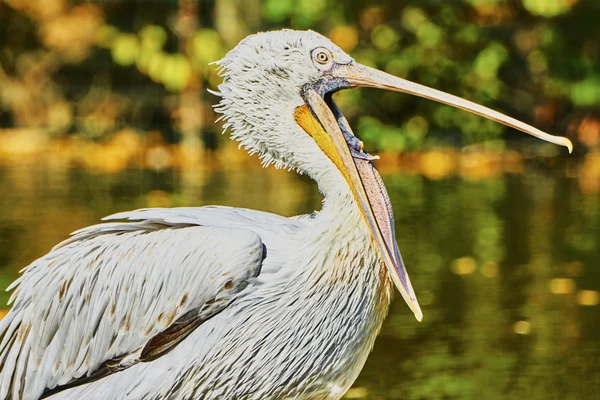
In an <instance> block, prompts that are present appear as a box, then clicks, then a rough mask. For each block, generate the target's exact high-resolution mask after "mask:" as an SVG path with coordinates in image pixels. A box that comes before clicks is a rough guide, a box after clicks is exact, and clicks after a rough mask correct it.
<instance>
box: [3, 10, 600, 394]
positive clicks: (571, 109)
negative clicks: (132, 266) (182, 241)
mask: <svg viewBox="0 0 600 400" xmlns="http://www.w3.org/2000/svg"><path fill="white" fill-rule="evenodd" d="M599 20H600V2H598V1H595V0H455V1H441V0H401V1H391V0H387V1H366V0H347V1H334V0H297V1H296V0H201V1H192V0H179V1H177V0H154V1H151V0H144V1H142V0H127V1H125V0H105V1H75V0H0V188H2V191H1V193H0V286H2V287H6V286H7V285H8V284H9V283H10V282H11V281H12V280H14V279H15V278H16V277H17V276H18V271H19V270H20V269H21V268H23V267H24V266H26V265H27V264H29V263H30V262H31V261H33V260H34V259H35V258H37V257H39V256H41V255H43V254H44V253H46V252H47V251H48V250H49V249H50V248H51V247H52V246H53V245H54V244H56V243H57V242H59V241H60V240H62V239H64V238H65V237H66V236H67V235H68V234H69V233H70V232H71V231H74V230H76V229H79V228H81V227H83V226H86V225H89V224H92V223H96V222H98V221H99V219H100V218H101V217H103V216H105V215H108V214H110V213H114V212H117V211H124V210H129V209H134V208H139V207H162V206H187V205H205V204H225V205H231V206H238V207H249V208H256V209H262V210H268V211H272V212H277V213H281V214H284V215H295V214H300V213H308V212H311V211H313V210H315V209H318V208H319V207H320V202H321V197H320V195H319V193H318V191H317V189H316V187H315V185H314V184H313V183H312V182H310V181H309V180H307V179H306V178H303V177H298V176H296V175H295V174H291V173H288V172H285V171H278V170H275V169H273V168H268V169H266V170H262V169H261V168H260V165H259V162H258V160H257V158H250V157H248V156H247V155H246V154H245V153H244V152H243V151H239V150H238V149H237V145H236V144H235V143H233V142H231V141H229V140H228V138H227V136H226V135H221V127H220V126H219V125H218V124H215V123H214V120H215V119H216V116H215V114H214V112H213V110H212V108H211V105H212V104H213V103H215V102H216V101H217V99H216V98H215V97H214V96H212V95H211V94H210V93H208V92H207V91H206V89H207V88H213V89H215V88H216V86H217V85H218V83H219V77H218V76H217V74H216V72H215V68H214V67H212V66H209V65H208V63H209V62H212V61H215V60H218V59H219V58H220V57H222V56H223V55H224V54H225V53H226V52H227V51H228V50H229V49H231V48H232V47H234V46H235V45H236V44H237V43H238V42H239V40H240V39H242V38H243V37H245V36H246V35H248V34H250V33H255V32H257V31H260V30H269V29H279V28H282V27H289V28H295V29H313V30H316V31H318V32H321V33H323V34H325V35H326V36H328V37H330V38H331V39H332V40H333V41H334V42H335V43H337V44H338V45H339V46H340V47H342V48H343V49H344V50H346V51H347V52H349V53H350V54H351V55H352V56H353V57H355V58H356V59H357V60H358V61H359V62H362V63H365V64H368V65H371V66H375V67H377V68H380V69H383V70H385V71H388V72H390V73H392V74H394V75H398V76H401V77H406V78H408V79H411V80H414V81H417V82H419V83H422V84H425V85H429V86H432V87H435V88H437V89H441V90H444V91H446V92H449V93H452V94H456V95H459V96H461V97H465V98H467V99H470V100H474V101H476V102H478V103H481V104H483V105H486V106H489V107H492V108H494V109H497V110H499V111H502V112H505V113H507V114H508V115H511V116H514V117H516V118H519V119H521V120H523V121H524V122H527V123H529V124H532V125H534V126H536V127H538V128H540V129H542V130H545V131H548V132H550V133H555V134H561V135H565V136H568V137H569V138H570V139H571V140H572V141H573V142H574V144H575V151H574V153H573V155H571V156H569V155H567V154H566V153H567V152H566V150H565V149H563V148H559V147H557V146H554V145H550V144H547V143H544V142H541V141H539V140H535V139H533V138H531V137H528V136H527V135H525V134H523V133H520V132H517V131H514V130H512V129H509V128H505V127H503V126H502V125H499V124H496V123H493V122H491V121H488V120H486V119H482V118H480V117H477V116H474V115H471V114H468V113H466V112H463V111H460V110H456V109H453V108H450V107H447V106H443V105H439V104H436V103H433V102H430V101H427V100H423V99H416V98H414V97H411V96H407V95H401V94H397V93H384V92H378V91H375V90H368V89H365V90H353V91H345V92H342V93H339V94H337V95H336V96H337V97H336V100H337V102H338V104H339V105H340V108H341V109H342V110H343V111H344V114H345V115H346V117H347V118H348V119H349V121H350V124H351V125H352V126H353V127H354V131H355V133H356V134H357V136H359V137H360V138H361V139H362V140H363V141H364V142H365V146H366V148H367V150H368V151H369V152H371V153H377V154H380V155H381V160H380V161H379V162H378V164H377V165H378V168H379V169H380V171H381V173H382V175H383V177H384V180H385V182H386V185H387V187H388V190H389V194H390V197H391V199H392V202H393V207H394V211H395V214H396V223H397V226H396V232H397V239H398V244H399V246H400V249H401V251H402V253H403V256H404V259H405V261H406V264H407V265H408V268H409V270H410V272H411V277H412V280H413V284H414V286H415V288H416V290H417V295H418V297H419V298H420V301H421V304H422V305H423V308H424V313H425V319H424V321H423V323H420V324H419V323H417V322H415V320H414V318H413V317H412V315H411V313H410V311H408V309H407V307H406V306H405V305H404V304H403V302H402V301H401V300H400V301H397V302H395V303H394V304H393V306H392V309H391V313H390V317H389V318H388V319H387V321H386V323H385V325H384V328H383V331H382V333H381V335H380V337H379V339H378V341H377V343H376V346H375V349H374V353H373V354H372V356H371V357H370V359H369V361H368V362H367V365H366V367H365V369H364V371H363V373H362V375H361V376H360V378H359V379H358V381H357V382H356V384H355V387H354V388H353V389H351V391H350V392H349V393H348V394H347V395H346V397H347V398H354V399H359V398H360V399H363V398H364V399H506V398H522V397H525V396H528V397H529V398H532V399H590V398H597V396H598V393H599V392H600V308H599V306H598V303H599V300H600V295H599V291H600V250H599V249H600V247H599V246H600V24H599V23H598V21H599ZM7 299H8V294H6V293H2V294H0V304H5V303H6V300H7ZM4 312H5V311H4ZM2 313H3V312H0V316H1V315H2Z"/></svg>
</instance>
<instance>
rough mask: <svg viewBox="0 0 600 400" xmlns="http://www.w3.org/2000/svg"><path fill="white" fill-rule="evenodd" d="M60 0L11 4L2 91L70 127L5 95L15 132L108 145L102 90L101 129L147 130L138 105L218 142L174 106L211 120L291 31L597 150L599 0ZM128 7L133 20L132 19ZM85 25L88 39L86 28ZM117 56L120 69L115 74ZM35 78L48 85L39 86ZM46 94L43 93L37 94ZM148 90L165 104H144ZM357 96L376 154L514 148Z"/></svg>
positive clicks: (460, 115) (384, 99)
mask: <svg viewBox="0 0 600 400" xmlns="http://www.w3.org/2000/svg"><path fill="white" fill-rule="evenodd" d="M48 1H49V3H48V4H46V6H45V7H42V6H41V3H40V4H38V3H37V2H34V3H31V4H30V5H29V6H27V3H26V2H25V0H12V1H10V2H8V3H4V5H2V6H0V7H3V11H6V12H2V13H0V24H1V23H2V22H5V23H6V24H5V25H6V26H7V27H8V28H7V29H6V30H4V31H0V35H4V36H5V38H4V39H5V40H4V41H3V42H4V43H6V46H5V47H6V49H7V50H6V51H5V52H4V53H2V55H0V63H1V64H0V65H1V67H2V69H1V70H0V84H1V85H3V86H4V87H14V85H15V84H17V86H19V85H20V87H22V89H23V90H24V92H25V93H27V97H28V98H31V99H32V100H31V103H30V105H31V108H36V109H45V108H50V107H51V106H52V105H54V104H57V103H60V104H62V105H61V109H62V110H67V111H66V112H63V113H62V114H60V115H61V116H62V117H61V118H56V117H52V115H57V114H56V113H51V112H36V113H35V118H32V116H31V115H29V114H28V113H27V110H26V109H24V108H23V107H19V104H20V103H19V102H20V100H19V99H20V97H18V96H11V95H7V96H4V97H3V99H4V100H3V104H4V106H5V109H6V110H7V111H6V112H5V115H7V118H8V120H11V121H15V124H16V125H24V126H29V125H30V124H32V125H33V126H38V127H43V128H47V129H48V131H49V132H58V131H60V130H62V131H65V132H66V131H69V130H72V129H74V130H76V131H77V133H82V134H83V135H82V136H84V137H97V136H98V135H97V134H93V135H87V134H86V132H79V129H80V128H82V127H83V129H84V130H87V129H88V128H89V127H91V126H92V125H93V124H94V123H95V122H94V121H97V120H98V118H97V116H95V117H94V118H93V119H90V120H87V121H86V122H85V123H80V122H77V121H80V120H81V119H82V118H83V119H85V118H86V116H85V115H81V110H88V111H89V104H91V103H92V102H90V103H88V104H86V107H82V106H80V105H79V104H77V101H78V100H79V99H85V98H86V93H88V92H89V93H97V92H98V93H100V92H101V93H107V96H108V97H111V98H113V99H112V100H107V102H108V103H110V104H113V105H116V106H117V107H116V108H115V109H114V110H112V111H113V112H111V113H109V114H107V113H106V110H104V109H101V108H100V106H98V107H99V108H98V109H97V110H93V111H90V113H91V114H104V115H103V118H101V119H104V117H106V116H107V115H108V116H109V119H112V120H111V121H105V122H107V123H105V124H104V125H102V126H104V127H105V128H101V129H92V130H93V131H94V132H100V134H103V133H110V131H111V129H114V127H119V122H118V121H122V122H123V123H124V124H125V125H129V126H133V127H138V125H139V123H138V122H137V121H131V120H130V119H128V116H129V115H131V114H132V113H134V111H133V110H134V107H135V109H136V110H137V111H135V114H136V115H146V112H142V113H138V111H140V110H146V109H153V110H154V109H155V108H154V107H155V105H156V104H163V109H162V111H161V113H163V114H165V115H170V116H172V117H171V118H172V120H170V121H169V120H167V121H163V123H164V124H166V125H168V124H171V125H173V124H175V123H176V124H178V125H181V126H188V127H189V126H195V128H194V129H195V131H196V135H197V137H203V138H211V137H213V136H212V135H211V134H204V133H202V134H201V133H200V132H201V131H202V130H207V131H209V132H211V131H214V130H219V128H218V127H217V126H214V125H213V124H212V122H211V121H212V119H214V116H212V115H204V114H202V116H200V117H198V118H195V117H193V113H190V112H184V113H180V112H179V106H178V105H177V104H176V102H174V100H173V99H174V98H172V97H169V96H172V95H173V94H177V93H182V92H186V93H189V92H190V91H195V96H196V98H197V99H198V100H197V101H198V104H197V105H196V106H195V107H196V109H197V110H198V111H196V114H198V113H201V111H199V110H205V109H207V107H208V105H209V104H207V103H210V102H213V101H214V98H212V97H208V96H207V95H206V92H205V91H204V90H202V88H204V87H211V88H214V87H215V86H216V85H217V84H218V82H219V77H218V76H217V74H216V73H215V68H214V67H213V66H209V64H210V63H211V62H213V61H216V60H218V59H220V58H221V57H223V55H224V54H225V53H226V52H227V50H229V49H230V48H231V47H232V46H234V45H235V43H237V41H239V40H240V39H242V38H243V37H244V36H245V35H246V34H250V33H253V32H255V31H258V30H269V29H280V28H282V27H287V28H295V29H314V30H316V31H319V32H321V33H323V34H325V35H328V36H330V37H331V38H332V39H333V40H334V41H336V42H337V43H338V44H339V45H340V46H342V47H343V48H344V50H346V51H348V52H350V54H351V55H352V56H353V57H354V58H355V59H356V60H357V61H358V62H361V63H364V64H367V65H370V66H374V67H377V68H379V69H383V70H385V71H387V72H389V73H391V74H394V75H397V76H400V77H404V78H408V79H410V80H413V81H416V82H419V83H422V84H425V85H428V86H432V87H435V88H437V89H440V90H443V91H446V92H449V93H452V94H456V95H459V96H461V97H465V98H467V99H470V100H474V101H476V102H479V103H481V104H483V105H486V106H489V107H492V108H496V109H499V110H500V111H502V112H505V113H507V114H509V115H515V116H517V117H519V118H520V119H522V120H524V122H527V123H530V124H532V125H536V126H540V127H541V128H543V129H545V130H547V131H550V132H555V133H557V132H563V133H565V132H564V129H565V127H567V126H568V127H569V132H567V134H569V135H571V138H572V139H576V138H577V136H578V135H583V136H585V135H587V136H585V137H583V136H582V137H583V139H582V141H584V143H586V145H589V143H596V142H597V141H595V140H589V135H590V133H589V131H585V130H581V129H580V128H579V123H580V122H581V121H583V120H584V119H585V118H586V117H588V116H589V117H592V118H595V119H597V118H598V115H599V114H600V69H599V67H598V66H599V65H600V60H599V57H600V54H599V53H598V51H597V49H598V48H599V47H600V43H599V42H598V38H599V37H600V25H599V24H597V23H596V21H597V20H598V18H600V15H598V9H597V7H595V6H594V5H593V4H592V3H593V2H588V1H584V0H517V1H516V2H511V1H505V0H465V1H462V2H459V1H456V2H454V1H453V2H422V1H417V0H409V1H405V2H386V3H377V2H376V3H374V4H371V3H369V4H367V3H365V2H362V1H358V0H352V1H346V2H339V1H333V0H251V1H247V2H246V1H241V0H216V1H215V2H214V3H212V2H208V3H206V2H199V3H198V4H199V5H198V8H197V9H188V8H187V7H188V6H189V4H190V3H188V2H184V1H172V2H157V3H152V4H153V9H152V10H149V9H148V8H147V4H146V3H144V2H142V3H140V4H139V5H130V6H128V4H130V3H127V2H111V3H110V4H109V3H102V2H92V3H86V4H82V5H78V4H75V3H77V2H75V3H74V4H72V5H69V4H66V3H64V2H61V1H59V0H48ZM192 3H193V2H192ZM136 4H137V3H136ZM186 4H188V6H186ZM213 5H214V7H213ZM52 10H53V11H52ZM124 10H127V15H129V17H127V18H123V17H122V15H124V14H122V12H124ZM532 16H534V18H532ZM558 16H560V18H557V17H558ZM13 20H14V21H21V22H19V23H11V21H13ZM23 21H28V22H27V23H26V24H24V23H23ZM17 27H20V28H18V29H17ZM82 27H83V28H82ZM84 27H88V28H85V29H89V32H88V31H85V30H83V31H82V29H84ZM20 32H25V33H20ZM19 38H20V39H19ZM44 55H45V56H44ZM46 56H47V57H50V58H52V59H53V61H52V64H51V65H52V67H51V68H46V67H43V68H39V67H38V68H37V69H36V66H35V62H33V63H32V61H31V60H42V59H44V57H46ZM107 56H108V57H109V58H110V65H105V64H103V63H104V62H105V60H106V57H107ZM36 62H37V61H36ZM100 66H102V67H100ZM69 68H77V69H78V70H79V71H81V73H82V75H84V76H87V77H90V79H88V80H84V81H83V82H81V81H78V82H75V81H73V80H72V79H70V78H71V77H70V76H66V75H68V74H69V73H70V72H69V71H72V69H69ZM2 71H5V72H4V73H2ZM34 71H35V72H34ZM28 73H31V74H37V75H36V76H40V74H41V76H43V77H44V79H30V78H29V77H28V75H27V74H28ZM139 77H147V78H149V79H147V80H140V79H139ZM43 81H47V82H51V83H52V84H51V85H50V87H52V88H53V90H45V89H44V88H42V87H41V86H40V85H39V84H32V82H43ZM122 81H127V82H136V83H135V84H136V85H139V87H138V88H137V89H138V90H130V91H128V92H126V91H125V90H123V89H121V88H122V87H123V86H122V85H119V84H116V85H113V84H112V83H113V82H122ZM149 85H155V87H151V86H149ZM47 87H48V86H46V87H45V88H47ZM128 87H130V86H128ZM157 88H158V91H157ZM95 89H100V90H95ZM44 90H45V92H44V93H45V95H44V96H39V95H37V93H38V92H39V91H44ZM144 91H149V92H150V91H151V92H153V95H151V96H144V97H141V96H139V93H140V92H144ZM8 93H13V92H8ZM14 93H16V92H14ZM157 96H158V97H157ZM116 98H120V99H123V100H126V101H116V100H115V99H116ZM167 99H169V100H167ZM344 99H345V100H344V101H343V104H342V105H343V111H344V112H345V114H346V115H347V117H348V119H349V121H350V123H351V125H353V126H355V127H356V133H357V135H359V136H361V138H362V139H363V140H364V141H365V142H366V143H367V145H368V147H369V146H373V148H374V149H377V150H389V151H396V152H402V151H418V150H421V149H424V148H428V147H435V146H440V145H454V144H461V145H462V144H475V143H479V142H482V141H489V140H497V141H501V140H503V139H504V136H503V134H504V133H505V132H508V131H509V130H508V129H505V128H503V127H502V126H501V125H498V124H496V123H493V122H490V121H487V120H484V119H482V118H480V117H477V116H473V115H469V114H467V113H466V112H463V111H460V110H453V109H450V108H448V107H445V106H441V105H438V104H434V103H432V102H430V101H425V100H417V99H414V98H408V97H407V96H403V95H400V94H391V95H387V94H386V95H382V94H381V93H377V92H376V91H373V90H365V91H364V95H360V96H354V95H352V96H344ZM88 100H89V99H88ZM97 104H101V103H100V102H97ZM186 107H187V106H186ZM550 108H551V109H552V110H551V112H550ZM579 108H583V110H580V109H579ZM544 110H546V111H544ZM190 116H191V117H190ZM180 118H183V119H180ZM190 118H191V120H190V121H188V122H185V121H186V120H188V119H190ZM194 118H195V119H194ZM32 121H35V122H32ZM57 121H59V122H60V123H58V122H57ZM415 121H416V122H415ZM111 127H113V128H111ZM143 129H147V127H146V126H144V127H143ZM177 129H180V130H183V128H181V127H180V126H178V128H177ZM582 132H583V133H582ZM594 134H595V135H598V136H600V132H599V133H594ZM512 136H514V137H516V135H512ZM217 144H218V143H217ZM210 146H212V145H210Z"/></svg>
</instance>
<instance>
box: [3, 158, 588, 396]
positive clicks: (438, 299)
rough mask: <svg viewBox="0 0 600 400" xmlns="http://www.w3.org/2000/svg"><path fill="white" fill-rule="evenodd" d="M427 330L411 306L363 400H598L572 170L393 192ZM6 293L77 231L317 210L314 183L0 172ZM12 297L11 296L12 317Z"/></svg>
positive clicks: (235, 175)
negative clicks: (207, 208) (204, 210)
mask: <svg viewBox="0 0 600 400" xmlns="http://www.w3.org/2000/svg"><path fill="white" fill-rule="evenodd" d="M384 179H385V181H386V184H387V187H388V190H389V193H390V198H391V199H392V202H393V207H394V210H395V214H396V223H397V227H396V229H397V239H398V244H399V247H400V249H401V251H402V253H403V256H404V259H405V261H406V263H407V265H408V268H409V270H410V272H411V277H412V280H413V283H414V286H415V288H416V290H417V292H418V293H417V294H418V295H419V297H420V299H421V303H422V305H423V310H424V314H425V318H424V321H423V323H420V324H419V323H417V322H416V321H415V320H414V318H413V317H412V314H411V313H410V311H409V310H408V309H407V308H406V306H405V305H404V303H403V302H402V301H397V302H395V303H394V304H393V306H392V309H391V312H390V316H389V318H388V319H387V321H386V323H385V326H384V329H383V331H382V333H381V335H380V337H379V339H378V341H377V343H376V346H375V349H374V353H373V355H372V356H371V357H370V359H369V361H368V363H367V366H366V368H365V370H364V371H363V373H362V375H361V376H360V378H359V380H358V381H357V383H356V386H355V388H354V389H353V390H352V391H351V392H350V393H349V394H348V397H349V398H367V399H399V398H403V399H505V398H522V397H525V396H528V397H529V398H533V399H538V398H539V399H542V398H543V399H552V398H561V399H564V398H569V399H587V398H596V397H597V393H598V392H599V391H600V361H599V360H600V357H599V356H600V341H599V340H598V339H599V336H598V330H599V329H600V313H599V312H598V306H597V304H598V301H599V299H598V291H599V290H600V269H598V268H597V266H598V263H599V261H600V251H599V250H598V248H599V247H598V241H599V239H600V198H599V196H598V195H597V194H585V193H583V192H582V190H581V187H580V185H579V184H578V181H577V179H574V178H570V177H569V174H568V173H566V171H565V168H561V167H560V166H554V167H552V168H547V167H543V166H531V165H527V166H526V167H525V168H523V172H522V173H520V174H511V173H505V174H497V175H494V176H493V177H487V178H483V179H482V178H477V177H476V175H475V177H473V176H472V177H471V178H466V179H464V178H457V177H451V178H446V179H437V180H436V179H430V178H427V177H424V176H422V175H417V174H395V175H386V176H384ZM0 185H1V186H0V187H2V189H3V190H2V194H1V195H0V206H1V207H0V266H1V267H0V286H3V287H5V286H6V285H7V284H8V283H9V282H10V281H12V280H13V279H14V278H15V277H16V276H17V271H18V270H19V269H21V268H22V267H23V266H25V265H27V264H28V263H29V262H31V261H32V260H34V259H35V258H36V257H39V256H41V255H42V254H44V253H45V252H47V251H48V250H49V249H50V248H51V247H52V246H53V245H54V244H56V243H57V242H59V241H60V240H62V239H63V238H65V237H66V235H67V234H68V233H69V232H71V231H73V230H76V229H78V228H81V227H83V226H86V225H89V224H92V223H95V222H98V221H99V219H100V218H101V217H103V216H105V215H108V214H111V213H114V212H117V211H123V210H129V209H134V208H140V207H147V206H154V207H156V206H169V207H170V206H188V205H203V204H224V205H232V206H240V207H249V208H255V209H261V210H269V211H273V212H277V213H280V214H284V215H295V214H299V213H307V212H311V211H312V210H314V209H318V208H319V205H320V201H321V198H320V196H319V193H318V191H317V189H316V187H315V186H314V185H313V184H312V183H311V182H309V181H308V180H306V179H302V178H298V177H297V176H295V175H294V174H290V173H287V172H285V171H277V170H274V169H269V170H266V171H265V170H260V169H256V168H250V169H239V170H234V171H212V172H211V171H208V170H203V169H198V170H189V169H182V170H172V171H165V172H161V173H156V172H152V171H147V170H137V169H135V170H133V169H132V170H126V171H124V172H122V173H119V174H105V173H94V172H90V171H88V170H83V169H68V168H55V167H52V166H48V165H16V166H11V167H3V168H0ZM7 299H8V296H7V294H5V293H2V294H1V295H0V302H2V303H5V302H6V300H7Z"/></svg>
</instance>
